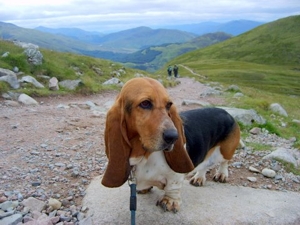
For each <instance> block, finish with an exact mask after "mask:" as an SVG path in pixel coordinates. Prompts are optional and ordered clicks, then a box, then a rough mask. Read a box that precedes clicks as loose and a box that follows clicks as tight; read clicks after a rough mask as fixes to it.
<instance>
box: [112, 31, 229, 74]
mask: <svg viewBox="0 0 300 225" xmlns="http://www.w3.org/2000/svg"><path fill="white" fill-rule="evenodd" d="M228 38H231V35H229V34H225V33H221V32H218V33H210V34H205V35H202V36H200V37H197V38H194V39H192V40H190V41H188V42H185V43H175V44H164V45H160V46H153V47H149V48H146V49H144V50H141V51H137V52H135V53H132V54H128V55H126V56H124V57H123V58H121V59H119V60H117V61H119V62H122V63H134V65H131V67H134V68H139V69H143V70H147V71H149V72H154V71H155V70H157V69H159V68H161V67H162V66H163V65H164V64H165V63H167V62H168V61H170V60H171V59H173V58H175V57H176V56H179V55H182V54H184V53H186V52H190V51H193V50H195V49H199V48H204V47H206V46H209V45H212V44H215V43H218V42H221V41H224V40H227V39H228Z"/></svg>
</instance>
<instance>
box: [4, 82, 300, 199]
mask: <svg viewBox="0 0 300 225" xmlns="http://www.w3.org/2000/svg"><path fill="white" fill-rule="evenodd" d="M178 80H179V81H180V82H181V84H179V85H178V86H176V87H172V88H168V91H169V93H170V96H171V98H172V99H173V101H174V102H175V104H176V105H177V106H178V108H179V110H186V109H191V108H195V107H199V106H195V105H189V106H183V105H181V103H182V101H183V100H184V99H188V100H201V101H206V102H209V103H211V104H214V105H222V104H224V100H223V99H222V98H221V97H220V96H219V97H205V98H200V93H201V92H203V91H205V89H206V88H207V87H206V86H205V85H203V84H201V83H199V82H195V81H194V80H193V79H190V78H178ZM116 96H117V92H116V91H108V92H105V93H102V94H97V95H92V96H63V97H48V98H39V99H36V100H37V101H38V102H40V105H39V106H36V107H34V106H18V107H13V106H7V103H6V102H5V101H4V99H1V100H0V130H1V132H0V178H1V179H0V190H2V191H16V190H17V191H19V192H21V193H22V194H23V196H24V197H26V196H27V197H28V196H33V195H34V196H38V197H39V198H40V199H44V200H47V199H48V198H49V197H51V196H53V197H56V198H58V199H60V200H62V199H66V198H69V199H72V200H71V201H72V202H73V203H76V204H78V205H80V204H81V201H82V197H83V196H84V191H85V188H86V187H87V185H88V184H89V183H90V181H91V180H92V179H93V178H94V177H96V176H98V175H101V174H102V173H103V169H104V165H105V163H106V156H105V153H104V152H105V151H104V141H103V139H104V138H103V132H104V126H105V113H101V112H100V113H99V111H98V113H97V111H96V113H95V110H91V109H89V107H88V106H87V104H86V102H88V101H90V102H93V103H95V104H96V106H97V108H98V109H99V108H100V109H101V110H102V111H107V109H108V108H109V106H110V105H111V102H112V101H114V99H115V97H116ZM101 110H100V111H101ZM260 158H261V157H260V156H257V155H253V156H251V160H252V161H253V162H255V160H257V161H259V160H260ZM234 160H239V161H240V160H247V159H246V158H243V159H242V156H241V155H240V154H237V155H236V157H235V159H234ZM247 176H253V174H252V173H251V172H249V171H248V169H247V168H245V167H241V168H235V167H230V177H229V180H228V181H229V184H231V185H245V183H246V184H247V185H248V186H250V187H254V188H263V186H267V185H271V186H270V189H278V188H282V189H285V190H294V189H295V188H294V184H293V185H290V183H285V182H279V183H278V184H274V183H273V181H272V180H266V179H265V178H263V177H261V176H258V177H257V182H256V183H249V182H248V181H247V180H246V177H247ZM209 179H210V174H208V180H209ZM298 191H299V190H298ZM1 193H3V192H1V191H0V194H1ZM0 197H1V196H0Z"/></svg>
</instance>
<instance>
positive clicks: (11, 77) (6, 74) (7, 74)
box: [0, 68, 20, 89]
mask: <svg viewBox="0 0 300 225" xmlns="http://www.w3.org/2000/svg"><path fill="white" fill-rule="evenodd" d="M0 81H5V82H6V83H8V84H9V85H10V86H11V88H13V89H18V88H19V87H20V83H19V81H18V78H17V75H16V74H15V73H14V72H13V71H11V70H8V69H2V68H0Z"/></svg>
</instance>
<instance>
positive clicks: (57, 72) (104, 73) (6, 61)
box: [0, 40, 149, 96]
mask: <svg viewBox="0 0 300 225" xmlns="http://www.w3.org/2000/svg"><path fill="white" fill-rule="evenodd" d="M0 46H1V47H0V56H1V55H2V54H3V53H5V52H9V56H8V57H0V68H5V69H10V70H11V69H12V68H13V67H15V66H17V67H18V68H19V69H20V71H22V72H24V74H26V75H31V76H33V77H35V78H36V79H37V80H38V81H39V82H41V83H43V84H44V85H45V87H47V85H48V81H47V80H44V79H42V78H39V76H38V75H46V76H49V77H56V78H57V79H58V80H59V81H62V80H66V79H71V80H75V79H81V80H82V82H83V83H84V85H83V86H81V87H80V88H79V89H77V90H76V92H79V93H83V94H91V93H97V92H100V91H102V90H105V89H107V88H113V87H106V86H103V85H102V83H103V82H104V81H106V80H108V79H110V78H111V77H112V74H113V73H114V72H115V71H118V70H120V69H123V70H125V71H126V74H123V75H122V76H121V77H120V80H122V81H123V82H125V81H126V80H128V79H129V78H132V77H133V76H134V75H135V74H136V73H140V74H146V73H145V72H144V71H139V70H134V69H130V68H124V67H123V65H121V64H118V63H114V62H112V61H108V60H103V59H97V58H92V57H88V56H80V55H76V54H73V53H62V52H55V51H51V50H47V49H40V51H41V53H42V54H43V64H42V65H40V66H34V65H31V64H29V63H28V61H27V57H26V55H25V54H24V53H23V52H24V49H22V48H20V47H18V46H15V45H14V44H13V43H12V42H9V41H3V40H0ZM99 70H101V73H99ZM148 75H149V74H148ZM8 89H9V86H8V85H7V84H6V83H5V82H0V93H1V92H5V91H7V90H8ZM16 91H17V92H24V93H27V94H30V95H34V96H40V95H49V94H65V93H68V92H69V91H67V90H64V89H61V90H60V91H59V92H52V91H49V90H48V89H47V88H45V89H36V88H34V87H23V89H21V90H19V89H18V90H16Z"/></svg>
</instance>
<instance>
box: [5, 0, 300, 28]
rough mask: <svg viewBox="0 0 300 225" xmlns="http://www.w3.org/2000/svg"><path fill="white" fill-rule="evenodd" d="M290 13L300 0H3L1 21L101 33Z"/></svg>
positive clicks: (265, 19)
mask: <svg viewBox="0 0 300 225" xmlns="http://www.w3.org/2000/svg"><path fill="white" fill-rule="evenodd" d="M291 15H300V0H172V1H169V0H168V1H161V0H105V1H103V0H40V1H38V0H0V21H1V22H7V23H13V24H15V25H17V26H20V27H24V28H35V27H38V26H44V27H49V28H80V29H83V30H87V31H98V32H103V33H107V32H115V31H120V30H126V29H130V28H135V27H139V26H148V27H151V28H159V27H163V26H166V25H177V24H191V23H202V22H208V21H213V22H221V23H224V22H228V21H231V20H241V19H244V20H254V21H259V22H271V21H274V20H277V19H280V18H284V17H288V16H291Z"/></svg>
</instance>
